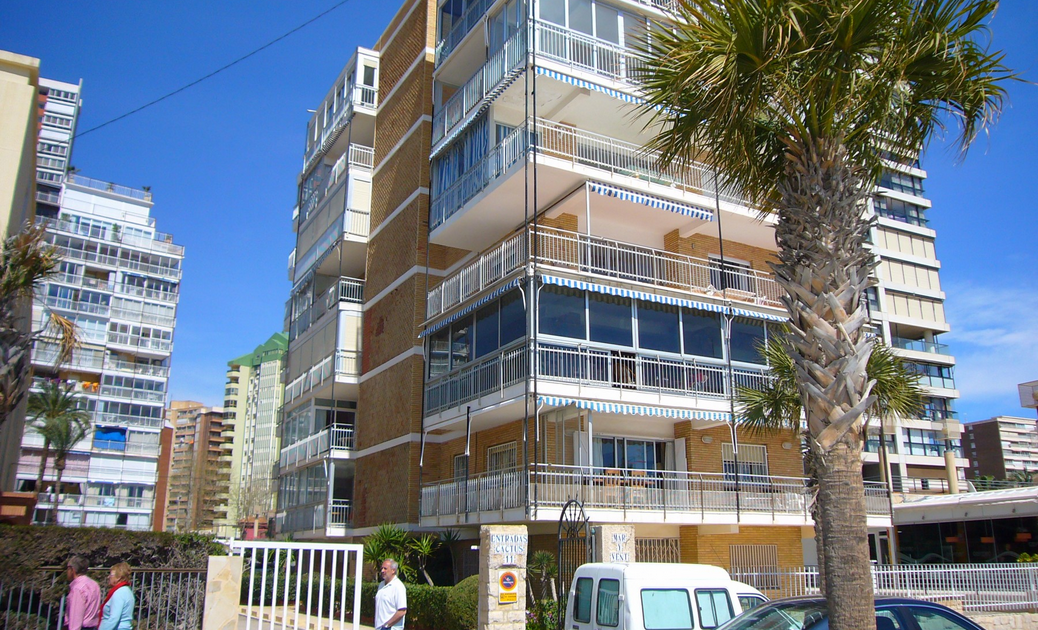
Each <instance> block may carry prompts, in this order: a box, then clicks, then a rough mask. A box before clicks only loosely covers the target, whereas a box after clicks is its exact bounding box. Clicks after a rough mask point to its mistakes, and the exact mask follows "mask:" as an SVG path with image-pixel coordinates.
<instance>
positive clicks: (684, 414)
mask: <svg viewBox="0 0 1038 630" xmlns="http://www.w3.org/2000/svg"><path fill="white" fill-rule="evenodd" d="M537 402H538V403H544V404H546V405H551V406H552V407H566V406H568V405H573V406H574V407H577V408H578V409H589V410H591V411H597V412H600V413H615V414H620V415H624V416H656V417H660V418H678V419H682V420H714V421H717V422H729V421H730V420H731V417H732V416H731V414H729V413H725V412H722V411H699V410H697V409H675V408H674V407H650V406H647V405H626V404H622V403H610V402H602V401H598V400H584V399H579V398H556V397H555V396H538V397H537Z"/></svg>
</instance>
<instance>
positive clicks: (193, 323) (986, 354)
mask: <svg viewBox="0 0 1038 630" xmlns="http://www.w3.org/2000/svg"><path fill="white" fill-rule="evenodd" d="M336 3H337V2H336V0H295V1H294V2H244V1H241V0H231V1H227V0H225V1H223V2H204V3H203V2H197V1H195V0H187V1H183V2H178V3H171V2H129V1H126V0H113V1H111V2H102V3H94V2H92V3H86V2H51V1H43V0H39V1H36V2H25V1H22V2H8V3H5V6H4V10H3V13H4V17H3V19H2V20H0V48H2V49H4V50H10V51H14V52H18V53H22V54H27V55H32V56H34V57H39V58H40V59H41V74H42V75H43V76H45V77H48V78H52V79H57V80H61V81H69V82H77V81H79V79H83V82H84V88H83V89H84V109H83V113H82V118H81V120H80V130H81V131H82V130H86V129H89V128H91V127H93V126H95V125H98V124H100V123H102V122H104V121H107V120H109V119H111V118H114V117H116V116H118V115H121V114H123V113H125V112H127V111H129V110H131V109H133V108H135V107H137V106H139V105H142V104H144V103H146V102H148V101H150V100H152V99H154V98H157V97H159V96H161V95H163V94H165V93H167V92H169V91H172V90H173V89H175V88H178V87H180V86H181V85H184V84H186V83H188V82H190V81H193V80H195V79H197V78H199V77H201V76H203V75H205V74H207V73H209V72H211V71H213V70H215V69H216V68H219V67H220V66H223V65H224V64H226V63H228V62H230V61H232V60H234V59H237V58H238V57H240V56H242V55H244V54H246V53H248V52H250V51H252V50H253V49H255V48H257V47H259V46H261V45H262V44H265V43H267V42H268V41H270V40H272V39H274V38H275V37H278V36H280V35H281V34H283V33H284V32H286V31H288V30H289V29H290V28H293V27H295V26H297V25H299V24H301V23H303V22H305V21H306V20H308V19H310V18H311V17H313V16H315V15H317V14H319V13H321V12H322V11H325V10H326V9H328V8H330V7H332V6H333V5H335V4H336ZM397 7H398V4H397V3H396V2H395V0H381V1H375V0H351V1H350V2H348V3H347V4H346V5H345V6H342V7H340V8H338V9H336V10H335V11H333V12H332V13H330V14H329V15H327V16H325V17H324V18H322V19H321V20H319V21H318V22H315V23H314V24H311V25H310V26H308V27H306V28H305V29H303V30H302V31H300V32H298V33H296V34H294V35H292V36H290V37H289V38H287V39H285V40H283V41H281V42H279V43H277V44H275V45H274V46H272V47H270V48H268V49H266V50H264V51H263V52H261V53H259V54H257V55H256V56H254V57H252V58H250V59H248V60H246V61H244V62H243V63H241V64H239V65H237V66H235V67H234V68H232V69H230V70H228V71H226V72H224V73H223V74H221V75H218V76H217V77H215V78H213V79H210V80H209V81H206V82H204V83H202V84H200V85H198V86H195V87H193V88H191V89H190V90H187V91H185V92H183V93H181V94H179V95H177V96H175V97H173V98H172V99H169V100H167V101H165V102H163V103H160V104H159V105H157V106H154V107H152V108H150V109H148V110H145V111H143V112H141V113H139V114H136V115H134V116H132V117H130V118H127V119H126V120H123V121H120V122H118V123H115V124H113V125H110V126H109V127H106V128H105V129H103V130H100V131H97V132H94V133H92V134H90V135H87V136H85V137H83V138H82V139H80V140H79V141H77V143H76V145H75V148H74V154H73V159H72V162H73V164H74V165H75V166H77V167H78V168H79V169H80V170H81V172H82V173H83V174H84V175H88V176H91V177H96V178H99V179H104V180H108V181H114V182H117V183H120V184H125V185H129V186H135V187H140V186H151V187H152V191H153V193H154V195H155V208H154V210H153V213H154V216H155V217H156V219H157V222H158V228H159V229H160V230H162V231H164V232H169V233H172V234H173V235H174V239H175V241H176V242H177V243H181V244H183V245H185V246H186V250H187V252H186V259H185V261H184V280H183V285H182V296H181V301H180V307H179V311H178V323H177V329H176V337H175V349H174V353H173V370H172V377H171V383H170V388H171V394H172V397H173V398H174V399H194V400H199V401H202V402H204V403H207V404H211V405H219V404H221V403H222V399H223V383H224V371H225V369H226V362H227V361H228V360H229V359H232V358H234V357H237V356H239V355H241V354H244V353H246V352H249V351H251V350H252V349H253V348H254V347H255V346H256V345H258V344H260V343H262V342H263V341H265V340H266V339H267V337H269V335H270V334H272V333H273V332H276V331H278V330H280V329H281V327H282V320H283V317H284V302H285V299H286V297H287V295H288V289H289V283H288V280H287V277H286V269H287V257H288V254H289V252H290V251H291V249H292V245H293V234H292V231H291V224H290V218H291V211H292V207H293V205H294V202H295V191H296V185H295V181H296V176H297V174H298V171H299V169H300V167H301V161H302V153H303V133H304V130H305V127H306V122H307V120H308V116H309V114H308V113H307V111H306V110H307V109H309V108H313V107H315V106H316V105H317V104H318V103H319V102H320V100H321V98H322V97H323V96H324V95H325V93H326V92H327V91H328V89H329V88H330V86H331V83H332V82H333V81H334V80H335V78H336V77H337V76H338V73H339V71H340V70H341V69H342V67H343V65H344V64H345V63H346V61H347V60H348V59H349V56H350V54H351V52H352V50H353V49H354V48H355V47H356V46H372V45H373V44H374V42H375V39H376V38H377V37H378V36H379V35H380V34H381V32H382V30H383V28H384V27H385V25H386V24H387V23H388V22H389V20H390V19H391V18H392V16H393V14H394V13H395V12H396V9H397ZM1035 24H1038V3H1034V2H1029V1H1026V0H1007V1H1006V2H1005V3H1004V5H1003V7H1002V8H1001V9H1000V11H999V13H998V15H997V16H996V18H995V20H994V22H993V23H992V25H991V28H992V31H993V35H994V42H995V46H996V47H999V48H1002V49H1004V50H1005V51H1006V55H1007V63H1008V64H1009V65H1010V66H1011V67H1013V68H1015V69H1016V70H1018V71H1020V72H1022V73H1023V75H1024V77H1025V78H1027V79H1029V80H1032V81H1034V80H1038V39H1036V38H1034V37H1033V27H1034V25H1035ZM1036 113H1038V87H1036V86H1033V85H1029V84H1022V83H1021V84H1014V85H1012V86H1010V101H1009V103H1008V104H1007V107H1006V111H1005V113H1004V115H1003V117H1002V119H1001V121H1000V122H999V124H998V125H997V127H995V128H994V129H993V130H992V132H991V134H990V136H989V137H982V138H980V139H979V140H978V142H977V143H976V144H975V145H974V147H973V148H972V149H971V150H970V153H969V155H968V156H967V158H966V159H965V161H962V162H961V163H960V162H958V161H957V159H956V157H957V156H956V155H955V153H954V152H952V151H951V150H950V149H949V148H948V147H947V146H946V144H945V143H943V142H942V141H940V140H937V141H935V142H934V143H933V144H932V145H931V146H930V147H929V149H928V151H927V153H926V156H925V158H924V163H923V166H924V168H926V169H927V170H928V171H929V179H928V180H927V182H926V193H927V196H928V197H930V198H931V199H932V200H933V204H934V208H933V210H931V211H930V212H929V215H928V216H929V218H930V225H931V227H933V228H935V229H936V230H937V231H938V234H939V238H938V241H937V254H938V257H939V258H940V259H941V262H942V264H943V268H942V271H941V279H942V283H943V288H944V291H945V292H946V294H947V296H948V299H947V303H946V311H947V316H948V318H949V320H950V322H951V324H952V328H953V332H952V333H951V334H949V335H946V336H944V337H943V341H946V342H948V343H950V344H951V345H952V348H951V350H952V352H953V353H954V354H955V356H956V358H957V360H958V366H957V367H956V372H955V376H956V383H957V386H958V387H959V389H960V391H961V392H962V396H963V398H962V399H961V400H960V401H958V404H957V408H958V409H959V411H960V413H961V415H962V417H963V419H964V420H966V421H972V420H980V419H984V418H987V417H990V416H992V415H998V414H1007V415H1024V416H1032V414H1033V412H1031V411H1029V410H1025V409H1021V408H1020V406H1019V402H1018V400H1017V396H1016V384H1017V383H1019V382H1023V381H1027V380H1033V379H1038V291H1036V289H1038V264H1036V262H1035V261H1036V256H1035V248H1036V244H1038V228H1036V225H1038V220H1036V218H1035V208H1034V205H1035V200H1036V199H1038V177H1036V172H1035V171H1036V167H1038V115H1036Z"/></svg>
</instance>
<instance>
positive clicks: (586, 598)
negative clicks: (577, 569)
mask: <svg viewBox="0 0 1038 630" xmlns="http://www.w3.org/2000/svg"><path fill="white" fill-rule="evenodd" d="M594 592H595V589H594V579H593V578H590V577H578V578H577V579H576V580H575V581H574V582H573V595H572V601H570V610H572V613H567V617H569V618H570V627H569V628H568V629H567V630H592V625H591V615H592V613H593V612H594V611H593V610H592V608H591V603H592V601H591V600H592V597H593V595H594Z"/></svg>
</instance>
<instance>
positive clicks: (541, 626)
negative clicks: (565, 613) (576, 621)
mask: <svg viewBox="0 0 1038 630" xmlns="http://www.w3.org/2000/svg"><path fill="white" fill-rule="evenodd" d="M560 610H561V607H560V606H559V602H557V601H554V600H551V599H542V600H539V601H537V602H535V603H534V605H533V608H531V609H530V610H529V611H527V613H526V630H555V629H556V628H558V627H559V611H560Z"/></svg>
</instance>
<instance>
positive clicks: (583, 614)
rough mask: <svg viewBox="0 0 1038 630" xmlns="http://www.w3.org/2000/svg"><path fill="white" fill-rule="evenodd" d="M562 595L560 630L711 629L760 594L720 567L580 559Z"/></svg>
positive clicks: (740, 610) (760, 597) (735, 613)
mask: <svg viewBox="0 0 1038 630" xmlns="http://www.w3.org/2000/svg"><path fill="white" fill-rule="evenodd" d="M567 598H568V602H569V605H568V606H567V607H566V625H565V628H566V630H617V628H622V629H623V630H654V629H655V630H659V629H662V628H666V629H668V630H680V629H684V630H713V629H714V628H717V627H718V626H720V625H721V624H723V623H725V622H726V621H728V620H729V619H732V618H733V617H735V616H736V615H738V614H740V613H741V612H742V611H743V609H744V604H743V602H744V601H745V602H746V606H747V607H749V604H750V601H749V599H750V598H752V599H754V600H756V599H758V598H759V599H761V600H763V599H765V598H764V595H762V594H761V592H760V591H758V590H757V589H755V588H753V587H752V586H750V585H749V584H743V583H741V582H736V581H734V580H732V578H731V576H730V575H728V572H727V571H725V570H724V569H722V568H720V567H715V566H710V565H705V564H676V563H675V564H671V563H655V562H635V563H630V564H625V563H607V562H593V563H589V564H585V565H583V566H581V567H579V568H578V569H577V570H576V572H575V573H574V575H573V582H572V586H570V590H569V593H568V594H567ZM797 630H800V629H799V628H797Z"/></svg>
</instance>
